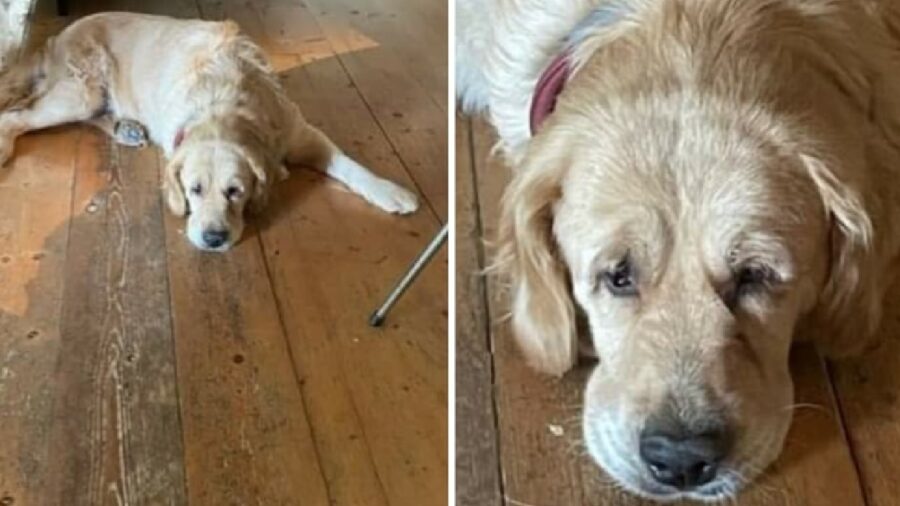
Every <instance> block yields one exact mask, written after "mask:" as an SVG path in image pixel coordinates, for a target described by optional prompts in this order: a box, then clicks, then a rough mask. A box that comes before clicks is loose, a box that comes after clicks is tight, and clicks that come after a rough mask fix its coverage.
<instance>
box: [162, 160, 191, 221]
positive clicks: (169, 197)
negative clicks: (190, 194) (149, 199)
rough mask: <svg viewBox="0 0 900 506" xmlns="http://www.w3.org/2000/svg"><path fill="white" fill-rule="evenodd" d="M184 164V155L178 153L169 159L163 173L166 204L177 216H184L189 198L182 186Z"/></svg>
mask: <svg viewBox="0 0 900 506" xmlns="http://www.w3.org/2000/svg"><path fill="white" fill-rule="evenodd" d="M183 165H184V155H182V154H181V153H176V154H175V156H174V157H173V158H172V159H171V160H170V161H169V163H168V164H167V165H166V168H165V174H164V175H163V193H164V194H165V196H166V204H168V206H169V210H171V211H172V214H174V215H176V216H184V215H185V213H186V212H187V200H186V199H185V197H184V188H182V186H181V177H180V175H181V168H182V166H183Z"/></svg>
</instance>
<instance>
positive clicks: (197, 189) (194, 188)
mask: <svg viewBox="0 0 900 506" xmlns="http://www.w3.org/2000/svg"><path fill="white" fill-rule="evenodd" d="M191 193H193V194H194V195H200V194H201V193H203V187H202V186H200V183H197V184H195V185H193V186H191Z"/></svg>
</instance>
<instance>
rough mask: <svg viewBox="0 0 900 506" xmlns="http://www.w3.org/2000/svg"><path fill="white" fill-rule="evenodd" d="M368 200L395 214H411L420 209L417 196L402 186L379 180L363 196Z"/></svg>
mask: <svg viewBox="0 0 900 506" xmlns="http://www.w3.org/2000/svg"><path fill="white" fill-rule="evenodd" d="M363 196H364V197H365V198H366V200H368V201H369V202H371V203H372V204H375V205H376V206H378V207H380V208H381V209H383V210H385V211H387V212H389V213H393V214H409V213H412V212H414V211H415V210H416V209H418V208H419V199H418V197H416V194H415V193H413V192H411V191H409V190H407V189H406V188H403V187H402V186H400V185H398V184H396V183H393V182H391V181H388V180H387V179H379V180H377V181H375V183H374V184H372V186H371V188H369V189H368V191H366V192H365V194H364V195H363Z"/></svg>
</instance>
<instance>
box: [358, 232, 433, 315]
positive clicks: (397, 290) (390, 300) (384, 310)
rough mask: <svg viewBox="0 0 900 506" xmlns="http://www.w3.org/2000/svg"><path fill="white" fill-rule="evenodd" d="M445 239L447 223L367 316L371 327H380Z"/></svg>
mask: <svg viewBox="0 0 900 506" xmlns="http://www.w3.org/2000/svg"><path fill="white" fill-rule="evenodd" d="M446 240H447V225H446V224H444V226H443V227H441V230H440V231H438V233H437V235H435V236H434V239H432V240H431V242H430V243H429V244H428V246H426V247H425V249H424V250H422V252H421V253H419V256H418V257H416V259H415V261H413V263H412V265H410V266H409V269H408V270H407V271H406V274H404V275H403V277H402V278H401V279H400V281H399V282H397V285H396V286H394V289H393V290H391V293H389V294H388V296H387V298H386V299H385V300H384V302H383V303H382V304H381V307H379V308H378V309H376V310H375V312H374V313H372V316H370V317H369V325H371V326H373V327H380V326H381V324H382V323H384V319H385V318H386V317H387V314H388V311H390V310H391V308H392V307H394V304H396V303H397V300H398V299H400V296H401V295H403V292H405V291H406V289H407V288H409V286H410V285H411V284H412V282H413V281H415V279H416V277H418V275H419V274H420V273H421V272H422V270H423V269H424V268H425V266H426V265H428V263H429V262H430V261H431V259H432V258H433V257H434V255H435V253H437V252H438V250H440V249H441V246H443V244H444V242H445V241H446Z"/></svg>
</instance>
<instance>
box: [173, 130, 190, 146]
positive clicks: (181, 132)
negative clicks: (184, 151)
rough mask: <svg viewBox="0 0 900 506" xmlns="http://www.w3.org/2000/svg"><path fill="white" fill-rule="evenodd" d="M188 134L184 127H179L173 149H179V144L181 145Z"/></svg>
mask: <svg viewBox="0 0 900 506" xmlns="http://www.w3.org/2000/svg"><path fill="white" fill-rule="evenodd" d="M186 135H187V134H186V133H185V131H184V128H179V129H178V132H176V133H175V141H174V142H173V143H172V144H173V149H178V146H181V143H182V142H184V138H185V136H186Z"/></svg>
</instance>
